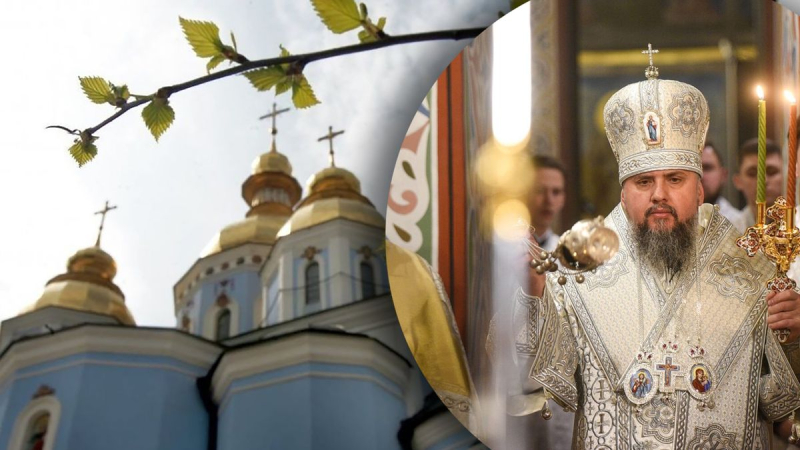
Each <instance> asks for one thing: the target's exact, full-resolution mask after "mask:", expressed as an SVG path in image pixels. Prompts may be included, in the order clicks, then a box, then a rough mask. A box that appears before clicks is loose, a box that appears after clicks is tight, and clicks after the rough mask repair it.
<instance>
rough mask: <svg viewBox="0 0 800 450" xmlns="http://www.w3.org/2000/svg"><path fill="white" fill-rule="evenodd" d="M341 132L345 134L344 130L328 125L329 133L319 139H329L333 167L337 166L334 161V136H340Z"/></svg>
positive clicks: (318, 140)
mask: <svg viewBox="0 0 800 450" xmlns="http://www.w3.org/2000/svg"><path fill="white" fill-rule="evenodd" d="M340 134H344V130H339V131H333V127H332V126H328V134H326V135H325V136H322V137H321V138H319V139H317V142H321V141H329V142H328V143H329V144H330V155H331V167H336V164H334V163H333V138H335V137H336V136H339V135H340Z"/></svg>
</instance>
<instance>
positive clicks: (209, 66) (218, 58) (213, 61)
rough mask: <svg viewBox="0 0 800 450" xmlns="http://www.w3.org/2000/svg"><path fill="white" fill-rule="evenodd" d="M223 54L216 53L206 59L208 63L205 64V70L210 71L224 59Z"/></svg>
mask: <svg viewBox="0 0 800 450" xmlns="http://www.w3.org/2000/svg"><path fill="white" fill-rule="evenodd" d="M225 59H226V58H225V56H223V55H216V56H214V57H213V58H211V59H209V60H208V64H206V72H208V73H211V71H212V70H214V68H215V67H217V66H218V65H219V63H221V62H222V61H225Z"/></svg>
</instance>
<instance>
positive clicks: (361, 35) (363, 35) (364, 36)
mask: <svg viewBox="0 0 800 450" xmlns="http://www.w3.org/2000/svg"><path fill="white" fill-rule="evenodd" d="M358 40H359V42H361V43H362V44H366V43H368V42H375V41H377V39H375V36H373V35H372V34H370V32H369V31H367V30H361V31H359V32H358Z"/></svg>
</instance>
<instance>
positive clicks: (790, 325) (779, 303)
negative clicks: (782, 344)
mask: <svg viewBox="0 0 800 450" xmlns="http://www.w3.org/2000/svg"><path fill="white" fill-rule="evenodd" d="M767 306H768V308H767V311H769V314H768V315H767V325H769V328H770V329H771V330H780V329H787V330H789V331H790V334H789V339H788V340H787V341H786V343H790V342H794V341H796V340H797V338H798V337H800V294H798V293H797V292H795V291H792V290H788V291H782V292H775V291H770V292H769V293H768V294H767Z"/></svg>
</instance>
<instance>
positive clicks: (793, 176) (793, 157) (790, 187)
mask: <svg viewBox="0 0 800 450" xmlns="http://www.w3.org/2000/svg"><path fill="white" fill-rule="evenodd" d="M784 95H786V99H787V100H789V170H788V177H787V183H786V203H787V204H788V205H789V206H791V207H794V206H795V197H794V194H795V186H796V184H795V181H796V180H797V102H796V101H795V98H794V95H792V93H791V92H789V91H784Z"/></svg>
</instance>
